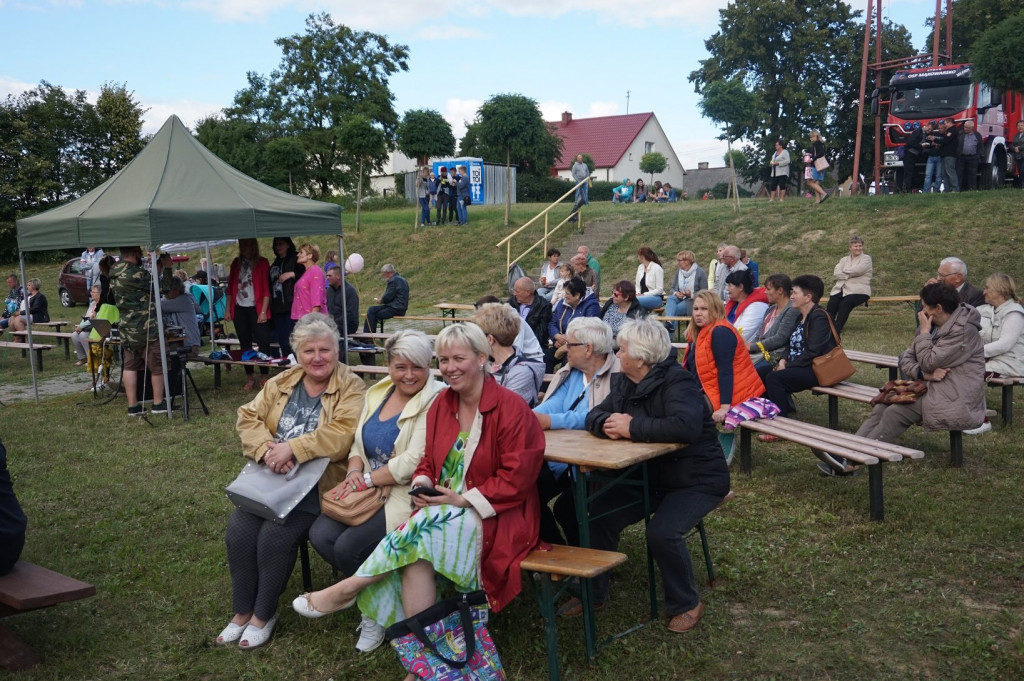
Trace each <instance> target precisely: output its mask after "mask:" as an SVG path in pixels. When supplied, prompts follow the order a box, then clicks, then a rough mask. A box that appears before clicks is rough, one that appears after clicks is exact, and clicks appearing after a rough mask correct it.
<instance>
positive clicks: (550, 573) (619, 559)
mask: <svg viewBox="0 0 1024 681" xmlns="http://www.w3.org/2000/svg"><path fill="white" fill-rule="evenodd" d="M625 562H626V554H624V553H619V552H617V551H600V550H598V549H585V548H580V547H578V546H562V545H560V544H554V545H552V546H551V548H550V550H548V551H541V550H534V551H531V552H530V553H529V554H527V556H526V558H524V559H523V562H522V563H521V565H520V568H521V569H522V570H523V571H524V572H530V573H533V574H535V575H537V584H536V585H535V586H536V592H537V604H538V606H539V607H540V613H541V616H542V617H543V618H544V635H545V636H544V638H545V641H546V644H547V652H548V678H549V679H551V681H558V679H560V678H561V675H560V673H559V668H558V626H557V619H558V615H557V613H556V611H555V602H556V601H557V599H558V598H559V597H560V596H561V595H562V594H563V593H565V592H566V591H567V589H568V587H569V586H570V583H569V581H568V580H569V579H571V578H573V577H576V578H579V579H593V578H594V577H597V576H599V575H602V574H604V573H605V572H608V571H609V570H611V569H612V568H614V567H616V566H618V565H621V564H623V563H625ZM553 582H562V585H561V586H560V587H559V588H558V589H555V588H554V587H553ZM581 591H582V594H581V595H582V598H583V599H584V605H583V607H584V610H585V613H584V618H585V619H586V618H587V617H588V616H589V617H592V616H593V605H592V604H591V603H589V602H587V601H588V600H589V597H588V594H589V591H590V590H589V589H582V590H581ZM589 621H592V620H589Z"/></svg>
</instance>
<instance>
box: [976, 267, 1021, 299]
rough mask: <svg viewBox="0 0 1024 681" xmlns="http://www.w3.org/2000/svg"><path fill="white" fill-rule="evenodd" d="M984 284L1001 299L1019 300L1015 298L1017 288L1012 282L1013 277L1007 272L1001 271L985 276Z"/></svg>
mask: <svg viewBox="0 0 1024 681" xmlns="http://www.w3.org/2000/svg"><path fill="white" fill-rule="evenodd" d="M984 286H985V287H986V288H987V289H988V290H990V291H992V293H995V294H996V295H997V296H999V297H1000V298H1002V299H1003V300H1012V301H1014V302H1018V303H1019V302H1020V300H1018V298H1017V290H1016V286H1014V283H1013V277H1011V276H1010V275H1008V274H1003V273H1002V272H995V273H994V274H990V275H988V276H987V277H985V283H984Z"/></svg>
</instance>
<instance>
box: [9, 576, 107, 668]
mask: <svg viewBox="0 0 1024 681" xmlns="http://www.w3.org/2000/svg"><path fill="white" fill-rule="evenodd" d="M95 594H96V587H94V586H92V585H91V584H86V583H85V582H81V581H79V580H77V579H72V578H71V577H66V576H64V575H62V574H60V573H59V572H54V571H53V570H47V569H46V568H44V567H40V566H38V565H34V564H32V563H29V562H26V561H24V560H21V561H18V562H17V564H15V566H14V569H13V570H11V572H9V573H8V574H6V575H4V576H2V577H0V617H6V616H8V615H16V614H18V613H22V612H28V611H30V610H38V609H40V608H49V607H50V606H53V605H57V604H58V603H66V602H68V601H77V600H80V599H82V598H89V597H90V596H93V595H95ZM38 663H39V658H38V657H37V656H36V655H35V653H33V652H32V650H31V649H30V648H29V647H28V646H27V645H26V644H25V643H23V642H22V641H21V640H20V639H18V638H17V637H16V636H15V635H14V634H13V633H11V632H10V631H8V630H7V629H5V628H3V627H0V669H7V670H11V671H15V670H19V669H27V668H28V667H32V666H34V665H36V664H38Z"/></svg>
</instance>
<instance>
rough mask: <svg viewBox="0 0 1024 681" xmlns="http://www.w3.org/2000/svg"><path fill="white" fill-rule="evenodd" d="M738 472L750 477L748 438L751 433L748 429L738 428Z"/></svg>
mask: <svg viewBox="0 0 1024 681" xmlns="http://www.w3.org/2000/svg"><path fill="white" fill-rule="evenodd" d="M739 430H740V472H742V473H746V474H747V475H750V468H751V461H750V438H751V436H752V433H751V431H750V429H749V428H742V427H741V428H740V429H739Z"/></svg>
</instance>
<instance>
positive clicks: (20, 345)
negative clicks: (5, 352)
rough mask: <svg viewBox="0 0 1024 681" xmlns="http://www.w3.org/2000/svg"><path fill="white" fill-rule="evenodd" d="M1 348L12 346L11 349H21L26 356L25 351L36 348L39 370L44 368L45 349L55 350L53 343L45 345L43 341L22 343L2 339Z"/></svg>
mask: <svg viewBox="0 0 1024 681" xmlns="http://www.w3.org/2000/svg"><path fill="white" fill-rule="evenodd" d="M0 348H10V349H11V350H21V351H22V352H21V355H22V357H24V356H25V351H27V350H34V351H35V353H36V363H37V364H38V365H39V370H40V371H42V370H43V350H53V348H54V346H53V345H44V344H42V343H34V344H32V345H29V344H28V343H20V342H18V341H0Z"/></svg>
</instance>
